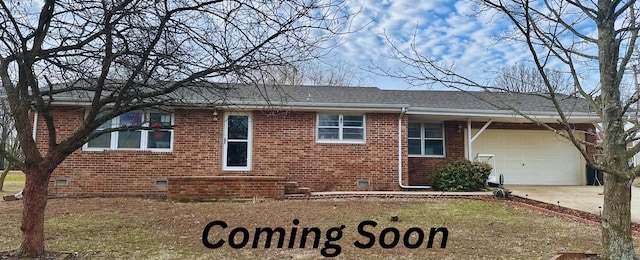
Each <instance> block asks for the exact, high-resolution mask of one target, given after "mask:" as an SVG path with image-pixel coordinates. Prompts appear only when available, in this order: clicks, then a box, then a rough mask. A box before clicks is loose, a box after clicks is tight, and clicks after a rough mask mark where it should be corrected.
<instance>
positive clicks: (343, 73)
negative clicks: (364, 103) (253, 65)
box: [256, 60, 364, 86]
mask: <svg viewBox="0 0 640 260" xmlns="http://www.w3.org/2000/svg"><path fill="white" fill-rule="evenodd" d="M256 74H257V75H256V78H257V81H262V82H264V83H266V84H283V85H312V86H362V85H363V84H364V76H363V75H362V73H361V71H360V70H359V69H357V67H355V66H354V65H353V64H350V63H348V62H346V61H337V62H335V63H325V62H321V61H319V60H313V61H303V62H298V63H295V64H287V65H282V66H271V67H269V68H268V69H264V70H261V71H260V72H258V73H256Z"/></svg>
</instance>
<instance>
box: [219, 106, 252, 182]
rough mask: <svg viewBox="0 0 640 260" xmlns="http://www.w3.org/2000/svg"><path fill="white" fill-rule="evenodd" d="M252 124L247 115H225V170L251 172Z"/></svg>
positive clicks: (223, 167)
mask: <svg viewBox="0 0 640 260" xmlns="http://www.w3.org/2000/svg"><path fill="white" fill-rule="evenodd" d="M251 123H252V122H251V117H250V116H249V115H248V114H246V113H226V114H225V117H224V137H223V138H224V139H223V143H224V147H223V149H224V150H223V151H224V153H223V166H222V169H223V170H227V171H249V170H251Z"/></svg>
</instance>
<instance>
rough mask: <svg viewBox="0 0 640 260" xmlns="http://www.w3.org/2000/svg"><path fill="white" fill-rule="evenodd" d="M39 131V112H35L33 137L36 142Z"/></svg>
mask: <svg viewBox="0 0 640 260" xmlns="http://www.w3.org/2000/svg"><path fill="white" fill-rule="evenodd" d="M37 131H38V111H35V112H33V133H32V136H31V137H32V138H33V141H34V142H35V141H36V136H37Z"/></svg>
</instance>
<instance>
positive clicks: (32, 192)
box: [20, 167, 51, 257]
mask: <svg viewBox="0 0 640 260" xmlns="http://www.w3.org/2000/svg"><path fill="white" fill-rule="evenodd" d="M50 175H51V173H49V172H46V171H45V170H43V169H40V168H37V167H33V168H27V170H26V182H25V188H24V193H23V205H24V209H23V211H22V227H21V228H20V229H21V230H22V244H21V245H20V256H22V257H39V256H42V255H44V212H45V208H46V206H47V187H48V184H49V177H50Z"/></svg>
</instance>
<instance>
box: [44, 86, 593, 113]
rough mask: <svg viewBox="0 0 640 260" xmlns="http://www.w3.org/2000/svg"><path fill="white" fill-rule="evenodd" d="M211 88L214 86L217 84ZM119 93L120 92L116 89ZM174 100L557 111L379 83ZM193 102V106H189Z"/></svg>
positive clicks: (513, 96)
mask: <svg viewBox="0 0 640 260" xmlns="http://www.w3.org/2000/svg"><path fill="white" fill-rule="evenodd" d="M214 85H215V88H212V87H211V86H214ZM114 91H117V90H114ZM83 92H85V93H84V94H82V95H80V94H78V93H76V92H74V93H73V94H69V93H67V94H57V95H56V101H58V102H60V101H88V100H90V99H89V97H90V95H88V93H87V92H86V91H83ZM169 95H170V98H169V99H171V100H176V103H177V102H178V100H179V101H180V102H186V103H191V104H193V105H197V104H212V103H213V105H231V106H234V105H235V106H238V105H265V104H273V105H277V106H289V107H291V108H295V107H302V106H304V107H330V106H335V107H350V106H353V107H368V108H376V107H381V108H382V107H385V108H390V107H397V108H401V107H405V108H409V109H410V110H414V111H415V110H421V109H422V110H428V109H442V110H469V111H478V110H492V111H500V110H504V111H511V108H512V107H513V108H516V109H518V110H520V111H523V112H524V111H526V112H555V111H556V110H555V108H554V106H553V103H552V102H551V101H550V100H548V99H546V98H544V97H542V96H541V95H536V94H525V93H495V92H462V91H442V90H382V89H379V88H375V87H340V86H300V85H264V86H259V87H257V86H255V85H245V84H212V85H210V86H208V87H202V86H195V87H190V88H189V89H188V90H184V91H180V92H176V93H172V94H169ZM557 99H558V100H559V103H560V105H561V108H562V109H563V110H564V111H566V112H568V111H571V112H583V113H590V112H593V111H592V109H591V108H590V106H589V103H588V102H587V101H586V100H585V99H583V98H578V97H573V96H567V95H558V98H557ZM187 105H188V104H187Z"/></svg>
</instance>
